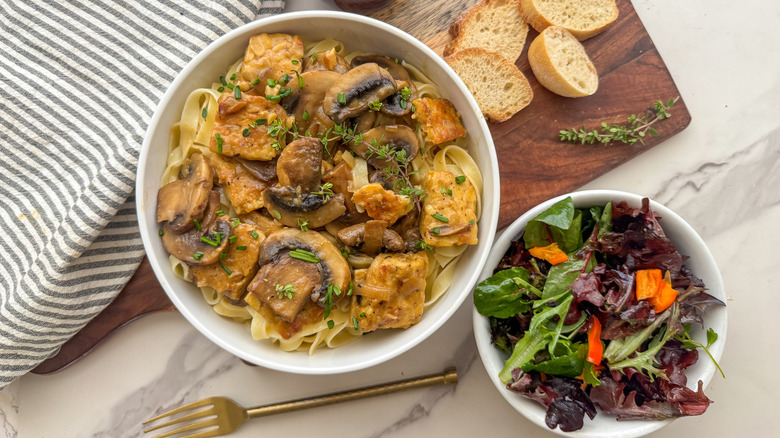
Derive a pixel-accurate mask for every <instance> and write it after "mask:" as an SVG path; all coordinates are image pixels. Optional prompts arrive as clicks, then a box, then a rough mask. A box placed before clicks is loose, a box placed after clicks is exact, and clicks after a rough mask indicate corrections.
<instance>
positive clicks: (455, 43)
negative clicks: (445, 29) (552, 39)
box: [444, 0, 528, 62]
mask: <svg viewBox="0 0 780 438" xmlns="http://www.w3.org/2000/svg"><path fill="white" fill-rule="evenodd" d="M450 34H452V36H453V38H454V39H453V40H452V41H450V42H449V44H447V46H446V47H445V48H444V56H449V55H451V54H453V53H455V52H457V51H458V50H463V49H467V48H471V47H481V48H483V49H487V50H492V51H494V52H498V53H500V54H501V55H502V56H504V57H505V58H506V59H508V60H510V61H512V62H514V61H515V60H517V58H518V57H519V56H520V54H521V53H522V52H523V47H524V46H525V39H526V36H527V35H528V23H526V22H525V20H524V19H523V16H522V15H521V14H520V0H483V1H482V2H480V3H478V4H477V5H476V6H474V7H473V8H471V9H469V10H467V11H466V12H464V13H463V14H462V15H461V16H460V18H458V20H456V21H455V23H453V24H452V26H451V27H450Z"/></svg>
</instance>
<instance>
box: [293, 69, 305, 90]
mask: <svg viewBox="0 0 780 438" xmlns="http://www.w3.org/2000/svg"><path fill="white" fill-rule="evenodd" d="M295 76H298V87H300V88H303V78H302V77H301V75H300V73H298V72H297V71H296V72H295Z"/></svg>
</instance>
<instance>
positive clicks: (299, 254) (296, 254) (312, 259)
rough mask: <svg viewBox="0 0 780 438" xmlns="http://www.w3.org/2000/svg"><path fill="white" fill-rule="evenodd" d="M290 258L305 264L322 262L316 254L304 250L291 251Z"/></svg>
mask: <svg viewBox="0 0 780 438" xmlns="http://www.w3.org/2000/svg"><path fill="white" fill-rule="evenodd" d="M290 257H292V258H294V259H298V260H303V261H304V262H309V263H319V262H320V258H319V257H317V255H316V254H314V253H313V252H311V251H306V250H304V249H294V250H292V251H290Z"/></svg>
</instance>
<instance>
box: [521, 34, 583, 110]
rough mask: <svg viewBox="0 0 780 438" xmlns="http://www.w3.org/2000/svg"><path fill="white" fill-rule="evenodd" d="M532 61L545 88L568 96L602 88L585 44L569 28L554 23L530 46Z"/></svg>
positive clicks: (529, 58)
mask: <svg viewBox="0 0 780 438" xmlns="http://www.w3.org/2000/svg"><path fill="white" fill-rule="evenodd" d="M528 63H529V64H530V65H531V70H533V72H534V76H535V77H536V79H537V80H538V81H539V83H540V84H542V85H543V86H544V87H545V88H547V89H548V90H550V91H552V92H553V93H555V94H559V95H561V96H565V97H584V96H590V95H591V94H593V93H595V92H596V90H597V89H598V88H599V75H598V73H597V72H596V67H594V66H593V63H592V62H591V60H590V58H589V57H588V54H587V52H585V48H584V47H582V44H581V43H580V42H579V41H577V38H575V37H574V35H572V34H571V33H570V32H569V31H568V30H566V29H564V28H562V27H558V26H550V27H548V28H547V29H545V30H544V31H543V32H542V33H540V34H539V36H537V37H536V38H534V40H533V42H531V46H530V47H529V48H528Z"/></svg>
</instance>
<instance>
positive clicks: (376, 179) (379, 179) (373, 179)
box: [368, 170, 398, 190]
mask: <svg viewBox="0 0 780 438" xmlns="http://www.w3.org/2000/svg"><path fill="white" fill-rule="evenodd" d="M397 180H398V178H397V177H395V176H393V175H390V174H388V173H387V172H385V171H384V170H375V171H373V172H371V173H370V174H369V175H368V182H369V183H377V184H381V185H382V188H384V189H385V190H393V188H395V182H396V181H397Z"/></svg>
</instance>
